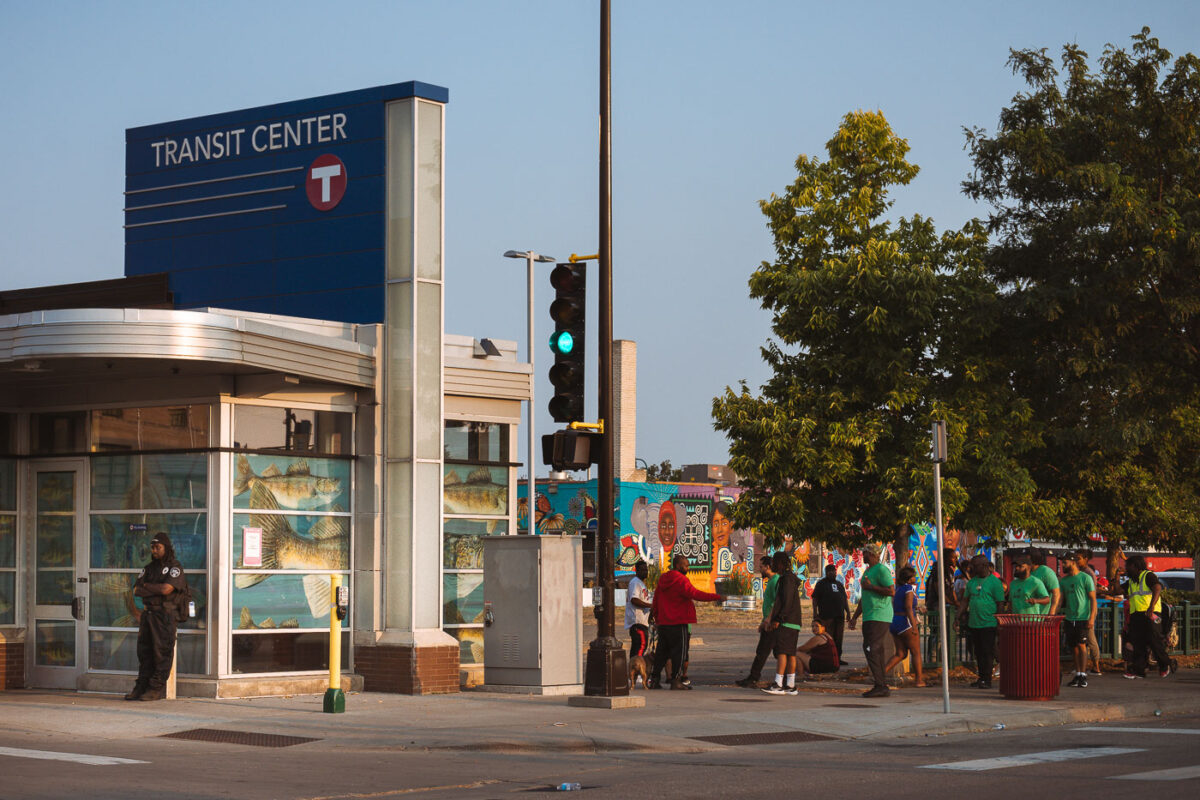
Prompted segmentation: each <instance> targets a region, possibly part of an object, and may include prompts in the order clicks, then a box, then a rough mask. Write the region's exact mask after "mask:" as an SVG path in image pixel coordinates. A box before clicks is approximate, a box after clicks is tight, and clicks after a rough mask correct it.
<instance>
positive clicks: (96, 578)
mask: <svg viewBox="0 0 1200 800" xmlns="http://www.w3.org/2000/svg"><path fill="white" fill-rule="evenodd" d="M137 577H138V576H137V575H136V574H135V573H132V572H93V573H91V574H90V575H89V576H88V624H89V625H92V626H95V627H99V628H136V627H137V626H138V617H139V616H140V614H141V610H140V608H139V605H140V604H138V603H136V602H134V597H133V583H134V581H136V580H137Z"/></svg>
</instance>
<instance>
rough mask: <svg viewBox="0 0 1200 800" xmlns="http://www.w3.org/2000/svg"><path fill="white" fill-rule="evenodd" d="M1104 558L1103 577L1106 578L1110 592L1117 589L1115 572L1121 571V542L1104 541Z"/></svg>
mask: <svg viewBox="0 0 1200 800" xmlns="http://www.w3.org/2000/svg"><path fill="white" fill-rule="evenodd" d="M1104 548H1105V558H1104V577H1106V578H1108V586H1109V588H1110V590H1116V588H1117V571H1118V570H1120V569H1121V556H1122V555H1123V553H1122V552H1121V540H1120V539H1118V540H1116V541H1113V540H1112V539H1105V540H1104Z"/></svg>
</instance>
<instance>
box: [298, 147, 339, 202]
mask: <svg viewBox="0 0 1200 800" xmlns="http://www.w3.org/2000/svg"><path fill="white" fill-rule="evenodd" d="M346 177H347V176H346V165H345V164H343V163H342V160H341V159H340V158H338V157H337V156H335V155H331V154H329V153H326V154H325V155H323V156H318V157H317V160H316V161H314V162H313V163H312V165H311V166H310V167H309V168H308V172H307V173H306V174H305V176H304V191H305V192H306V193H307V194H308V202H310V203H312V207H313V208H315V209H316V210H317V211H329V210H330V209H331V208H333V207H334V206H336V205H337V204H338V203H340V202H341V201H342V195H344V194H345V193H346Z"/></svg>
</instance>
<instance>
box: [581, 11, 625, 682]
mask: <svg viewBox="0 0 1200 800" xmlns="http://www.w3.org/2000/svg"><path fill="white" fill-rule="evenodd" d="M610 16H611V15H610V0H600V219H599V222H600V236H599V239H600V252H599V256H600V258H599V264H598V267H599V269H598V270H597V272H599V275H598V276H597V278H598V280H597V284H598V289H599V291H598V297H599V302H598V312H599V314H598V315H599V325H598V326H597V327H598V329H599V335H598V337H597V338H598V339H599V342H598V343H597V350H598V353H597V356H598V357H597V361H598V362H599V366H600V374H599V381H598V383H599V390H600V396H599V404H598V408H599V415H598V416H599V419H600V424H601V426H602V429H601V433H600V454H599V458H598V459H597V467H598V471H599V477H598V479H597V487H596V494H597V503H598V504H599V506H600V508H599V513H598V518H597V528H596V579H597V581H598V582H599V584H600V590H601V595H600V596H601V600H600V605H599V607H598V608H596V609H595V613H596V620H597V631H596V638H595V640H594V641H592V643H591V645H590V646H589V648H588V654H587V668H586V670H585V672H584V688H583V691H584V694H585V695H601V696H609V697H612V696H624V695H628V694H629V669H628V666H627V660H626V657H625V651H624V650H622V649H621V644H620V642H618V641H617V639H616V636H615V627H616V626H615V621H616V613H615V608H614V607H613V603H614V600H615V595H616V576H615V570H614V567H615V565H614V563H613V562H614V559H613V549H614V545H615V542H614V540H613V508H614V506H615V505H616V502H615V500H616V498H615V486H614V481H615V477H616V475H615V471H616V470H615V462H614V459H613V441H614V439H613V433H614V432H613V425H612V419H613V391H612V380H613V370H612V348H613V331H612V319H613V313H612V86H611V83H612V57H611V54H612V47H611V25H610Z"/></svg>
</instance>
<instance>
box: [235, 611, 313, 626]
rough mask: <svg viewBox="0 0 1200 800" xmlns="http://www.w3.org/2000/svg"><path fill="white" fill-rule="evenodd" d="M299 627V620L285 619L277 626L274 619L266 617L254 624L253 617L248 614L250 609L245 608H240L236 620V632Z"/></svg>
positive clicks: (293, 618)
mask: <svg viewBox="0 0 1200 800" xmlns="http://www.w3.org/2000/svg"><path fill="white" fill-rule="evenodd" d="M299 627H300V620H298V619H296V618H295V617H289V618H288V619H285V620H284V621H283V622H281V623H279V624H278V625H276V624H275V619H274V618H273V617H267V618H266V619H264V620H263V621H262V622H259V623H257V624H255V622H254V617H253V616H252V615H251V614H250V609H248V608H246V607H245V606H242V613H241V617H240V619H239V620H238V630H239V631H252V630H274V629H276V628H299Z"/></svg>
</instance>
